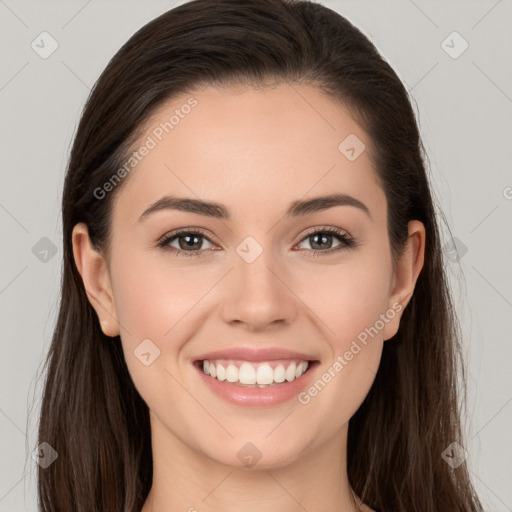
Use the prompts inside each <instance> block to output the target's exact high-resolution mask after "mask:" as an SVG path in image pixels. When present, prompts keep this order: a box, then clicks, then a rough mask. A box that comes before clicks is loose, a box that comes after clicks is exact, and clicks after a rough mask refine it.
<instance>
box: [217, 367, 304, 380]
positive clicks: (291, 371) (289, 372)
mask: <svg viewBox="0 0 512 512" xmlns="http://www.w3.org/2000/svg"><path fill="white" fill-rule="evenodd" d="M210 371H211V370H210ZM285 376H286V380H287V381H288V382H291V381H292V380H294V379H295V363H291V364H290V366H288V368H286V373H285Z"/></svg>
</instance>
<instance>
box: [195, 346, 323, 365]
mask: <svg viewBox="0 0 512 512" xmlns="http://www.w3.org/2000/svg"><path fill="white" fill-rule="evenodd" d="M205 359H208V360H210V361H211V360H215V359H240V360H242V361H253V362H258V361H275V360H278V359H302V360H303V361H313V360H314V359H315V358H314V357H312V356H311V355H308V354H305V353H302V352H296V351H294V350H287V349H284V348H279V347H268V348H258V349H253V348H243V347H233V348H226V349H223V350H215V351H214V352H208V353H205V354H202V355H200V356H198V357H196V358H195V361H204V360H205Z"/></svg>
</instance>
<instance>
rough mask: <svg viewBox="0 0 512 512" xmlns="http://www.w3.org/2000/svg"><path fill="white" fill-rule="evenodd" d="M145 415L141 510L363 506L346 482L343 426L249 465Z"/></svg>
mask: <svg viewBox="0 0 512 512" xmlns="http://www.w3.org/2000/svg"><path fill="white" fill-rule="evenodd" d="M150 416H151V433H152V447H153V483H152V487H151V491H150V493H149V495H148V497H147V500H146V502H145V504H144V507H143V508H142V512H171V511H175V510H183V511H187V512H214V511H218V510H222V511H223V512H239V510H240V508H241V506H242V505H243V510H244V512H259V511H261V510H262V509H263V508H271V509H272V511H273V512H291V511H297V512H304V510H322V511H324V512H359V511H360V510H365V509H364V508H360V507H359V505H360V502H359V500H358V499H357V498H355V496H354V494H353V492H352V491H351V489H350V485H349V483H348V477H347V471H346V443H347V430H348V425H346V426H345V427H344V428H343V429H342V431H341V432H338V433H336V436H334V437H332V438H331V439H329V440H328V441H327V442H324V443H323V444H321V445H316V444H315V443H311V445H310V446H309V447H308V448H307V449H305V450H304V451H303V453H301V454H299V455H298V456H297V457H296V458H295V459H294V460H293V461H290V462H288V463H286V464H285V463H277V462H276V463H274V464H272V466H270V465H269V466H267V467H263V468H256V467H253V468H250V469H249V468H247V467H243V466H242V467H240V465H238V466H228V465H224V464H220V463H218V462H217V461H214V460H212V459H211V458H209V457H207V456H205V455H204V454H203V453H200V452H198V451H196V450H194V449H192V448H191V447H190V446H188V445H186V444H185V443H183V442H182V441H181V440H180V439H178V438H177V437H176V436H175V435H173V434H172V433H171V432H170V431H169V430H168V429H167V428H166V427H165V426H164V425H163V424H162V423H161V422H160V421H159V420H158V419H157V418H156V417H155V416H154V415H153V414H151V415H150ZM241 444H244V443H241ZM366 510H368V509H366Z"/></svg>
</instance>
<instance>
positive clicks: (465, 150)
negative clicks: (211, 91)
mask: <svg viewBox="0 0 512 512" xmlns="http://www.w3.org/2000/svg"><path fill="white" fill-rule="evenodd" d="M179 3H182V2H175V3H173V2H169V1H157V0H153V1H149V2H143V1H123V2H120V1H100V0H90V1H86V0H80V1H74V0H73V1H69V0H67V1H60V2H56V1H34V0H32V1H28V0H25V1H23V0H0V51H1V60H0V62H1V68H0V109H1V110H0V111H1V122H0V130H1V137H0V140H1V153H0V155H1V156H0V159H1V161H0V168H1V180H2V181H1V183H2V185H1V189H0V226H1V237H2V240H1V251H0V257H1V262H0V311H1V332H2V341H1V345H0V347H1V353H0V366H1V370H0V434H1V435H0V512H7V511H9V512H16V511H36V493H35V474H36V471H35V469H36V463H35V462H34V461H33V460H32V457H31V452H32V450H33V449H34V448H35V446H36V429H37V421H38V413H39V406H40V398H41V382H40V381H38V380H36V374H37V372H38V371H39V370H40V366H41V362H42V358H43V356H44V355H45V354H46V352H47V349H48V346H49V342H50V339H51V335H52V330H53V324H54V320H55V316H56V311H57V303H58V288H59V280H60V269H61V257H62V251H61V244H62V237H61V219H60V201H61V189H62V183H63V177H64V172H65V165H66V161H67V158H68V152H69V149H70V144H71V141H72V137H73V134H74V131H75V128H76V126H77V123H78V118H79V114H80V111H81V109H82V107H83V105H84V102H85V99H86V97H87V95H88V93H89V90H90V88H91V87H92V85H93V83H94V81H95V80H96V79H97V77H98V76H99V74H100V73H101V71H102V70H103V68H104V67H105V66H106V64H107V62H108V60H109V59H110V58H111V57H112V56H113V55H114V53H115V52H116V51H117V50H118V48H119V47H120V46H121V45H122V44H123V43H124V42H125V41H126V40H127V39H128V38H129V37H130V36H131V35H132V34H133V33H134V32H135V31H136V30H137V29H138V28H139V27H141V26H142V25H144V24H145V23H146V22H148V21H149V20H151V19H153V18H154V17H156V16H157V15H159V14H161V13H162V12H164V11H166V10H168V9H169V8H171V7H173V6H174V5H178V4H179ZM321 3H323V4H324V5H327V6H329V7H331V8H333V9H335V10H337V11H338V12H340V13H341V14H343V15H344V16H346V17H347V18H348V19H349V20H350V21H351V22H352V23H354V24H355V25H356V26H358V27H359V28H360V29H361V30H362V31H363V32H364V33H365V34H366V35H367V36H368V37H369V38H370V39H371V40H372V41H373V43H374V44H375V45H376V47H377V48H378V50H379V51H380V52H381V53H382V54H383V55H384V57H385V58H386V59H387V60H388V61H389V62H390V64H391V66H393V68H394V69H395V70H396V72H397V74H398V75H399V76H400V78H401V79H402V80H403V81H404V83H405V84H406V87H407V88H408V90H409V91H410V92H411V94H412V96H413V106H414V108H415V111H416V112H417V116H418V119H419V124H420V129H421V133H422V137H423V141H424V143H425V147H426V150H427V152H428V155H429V158H430V165H431V172H432V180H431V184H432V187H433V190H434V194H435V196H436V197H437V198H438V202H439V205H440V207H441V209H442V211H443V212H444V214H445V216H446V219H447V222H448V224H449V227H450V231H448V230H446V228H445V227H443V236H444V243H447V244H449V243H450V240H451V237H452V236H453V237H456V238H457V239H458V241H457V242H456V243H457V247H458V251H459V258H458V261H457V258H454V261H453V262H451V263H450V264H449V269H448V270H449V275H450V280H451V282H452V284H453V287H454V291H455V299H456V304H457V311H458V312H459V315H460V318H461V322H462V325H463V332H464V347H465V352H466V357H467V364H468V378H469V395H468V421H467V424H466V431H467V435H468V438H469V444H468V449H469V453H470V456H469V459H468V461H469V465H470V468H471V472H472V476H473V479H474V482H475V485H476V487H477V489H478V490H479V492H480V494H481V496H482V499H483V501H484V503H485V509H486V511H500V512H504V511H512V486H511V485H510V482H512V469H511V461H510V459H511V456H512V443H511V442H510V440H509V439H508V438H509V436H510V433H511V432H512V403H511V401H512V385H511V384H512V377H511V371H510V361H511V360H512V343H511V336H510V331H511V327H512V322H511V320H512V272H511V271H510V263H511V262H512V258H511V255H512V236H511V235H512V228H511V222H510V221H511V220H512V172H511V163H512V149H511V147H512V116H511V114H512V59H511V49H512V30H511V29H512V0H499V1H496V0H489V1H488V0H479V1H475V0H472V1H453V0H452V1H427V0H414V1H413V0H400V1H388V0H385V1H382V0H381V1H361V0H360V1H358V2H356V1H334V0H331V1H323V2H321ZM43 31H47V32H49V33H50V34H51V36H52V37H53V38H54V39H55V40H56V41H57V43H58V45H59V46H58V49H57V50H56V51H55V52H54V53H53V54H52V55H51V56H49V57H48V58H46V59H43V58H41V57H40V55H39V54H38V53H36V52H35V51H34V50H33V49H32V47H31V43H32V41H34V40H36V43H37V42H38V41H40V39H38V36H39V34H40V33H41V32H43ZM453 31H457V32H458V33H459V34H460V35H461V36H462V37H463V38H464V40H466V41H467V42H468V44H469V47H468V49H467V50H466V51H465V52H464V53H462V54H461V55H460V56H458V57H457V58H453V56H450V55H449V54H448V53H447V51H445V50H449V48H447V47H446V46H445V45H446V44H447V45H449V46H452V48H451V50H449V51H451V52H452V53H453V52H455V51H458V50H460V49H461V48H462V46H461V44H462V41H461V40H457V39H453V36H451V37H450V38H448V40H447V42H446V43H445V45H442V42H443V41H444V40H445V39H446V38H447V37H448V36H449V35H450V34H452V32H453ZM452 40H453V42H451V41H452ZM40 45H41V43H40ZM45 48H46V49H48V48H49V40H47V44H45ZM44 238H45V239H44ZM41 239H44V240H42V241H41ZM53 244H54V245H55V247H56V249H57V251H56V254H52V252H51V247H52V246H53ZM45 248H46V249H49V248H50V251H49V252H47V253H44V252H43V249H45Z"/></svg>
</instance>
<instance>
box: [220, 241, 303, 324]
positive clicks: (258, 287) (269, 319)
mask: <svg viewBox="0 0 512 512" xmlns="http://www.w3.org/2000/svg"><path fill="white" fill-rule="evenodd" d="M271 252H272V251H270V250H268V251H266V250H265V251H263V252H262V253H261V254H260V255H259V256H258V257H257V258H256V259H255V260H254V261H252V262H248V261H246V260H244V259H243V258H242V257H239V256H238V255H237V254H235V258H234V268H233V269H232V271H231V272H230V273H229V275H228V276H227V279H226V280H225V283H224V286H225V291H224V301H223V305H222V308H221V314H222V317H223V319H224V321H225V322H227V323H230V324H232V325H239V326H242V327H244V328H245V329H247V330H249V331H265V330H268V329H272V328H275V327H277V326H278V325H282V326H284V325H287V324H290V323H292V322H293V320H294V319H295V318H296V317H297V315H298V313H299V308H300V304H301V302H300V300H299V298H298V297H297V295H296V294H295V293H294V291H293V284H292V283H290V281H291V277H290V275H289V272H287V271H285V270H284V267H283V266H282V265H281V266H280V265H278V264H277V262H276V260H275V259H274V260H273V259H272V256H271Z"/></svg>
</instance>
